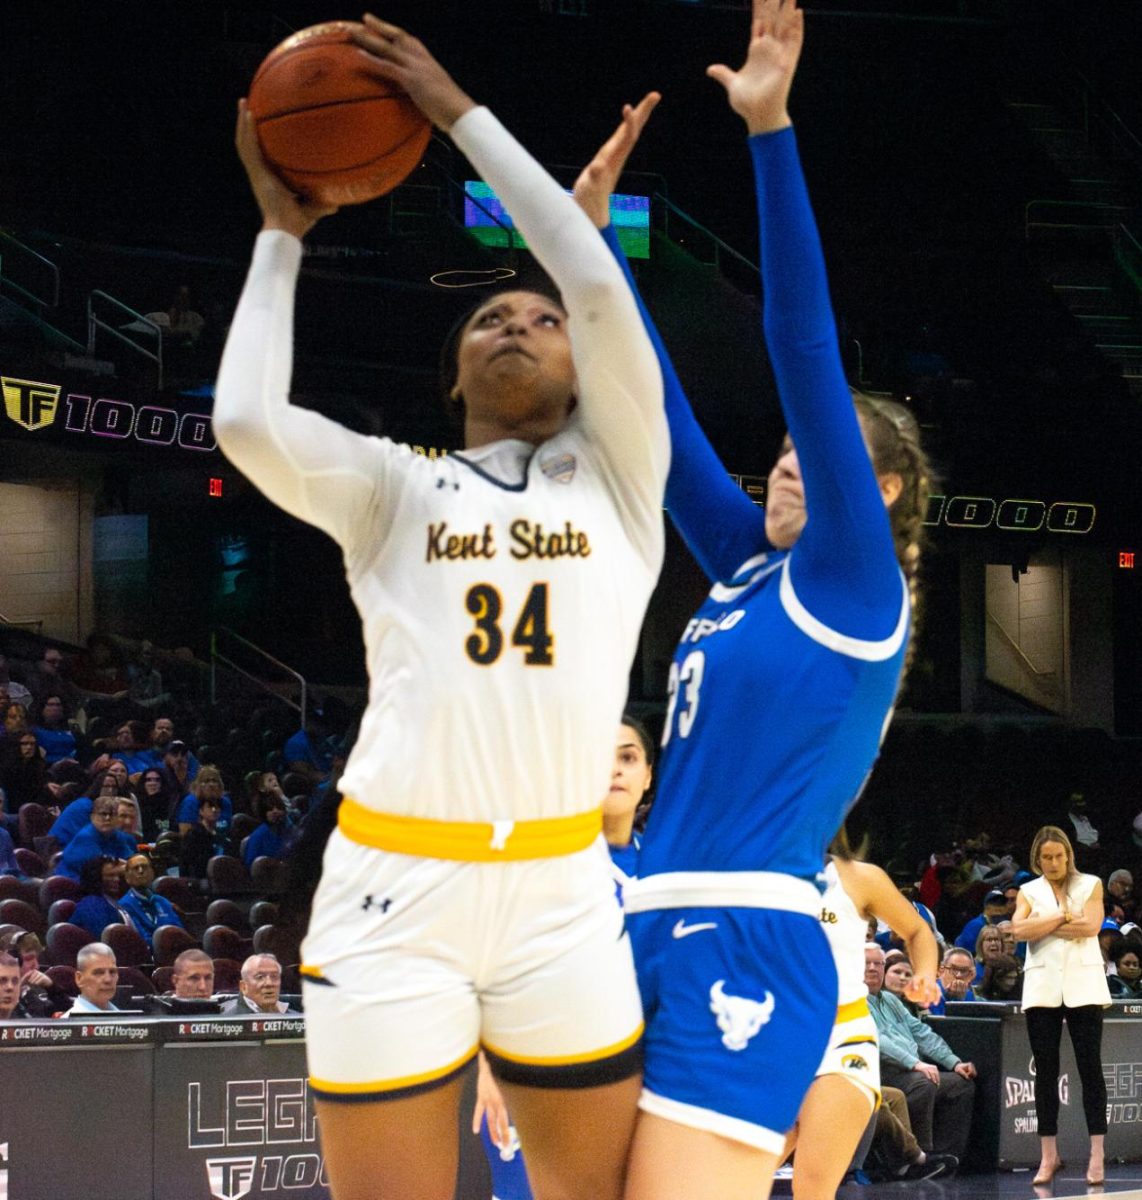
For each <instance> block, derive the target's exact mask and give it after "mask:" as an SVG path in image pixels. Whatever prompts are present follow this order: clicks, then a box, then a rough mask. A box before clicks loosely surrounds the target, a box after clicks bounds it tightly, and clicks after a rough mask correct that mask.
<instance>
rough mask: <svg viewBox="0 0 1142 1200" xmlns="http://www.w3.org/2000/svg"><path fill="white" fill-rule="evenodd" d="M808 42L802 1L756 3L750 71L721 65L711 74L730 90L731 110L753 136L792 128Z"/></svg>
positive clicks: (761, 0)
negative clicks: (791, 106)
mask: <svg viewBox="0 0 1142 1200" xmlns="http://www.w3.org/2000/svg"><path fill="white" fill-rule="evenodd" d="M804 37H805V16H804V13H802V11H801V10H800V9H799V8H798V7H797V0H753V23H752V26H751V28H750V39H749V51H748V53H747V54H746V60H745V65H744V66H743V67H742V68H741V70H739V71H732V70H730V68H729V67H727V66H725V65H724V64H722V63H717V64H715V65H714V66H711V67H707V68H706V74H707V75H709V76H710V78H711V79H715V80H717V82H718V83H720V84H721V85H722V87H724V88H725V89H726V96H727V97H728V99H729V102H730V107H731V108H732V109H733V110H734V112H736V113H737V114H738V115H739V116H740V117H742V118H743V119H744V121H745V123H746V126H747V128H748V129H749V132H750V133H751V134H753V133H772V132H773V131H774V130H777V129H784V128H785V127H786V126H787V125H789V124H790V123H791V122H790V120H789V111H788V109H787V108H786V102H787V101H788V99H789V89H790V87H792V85H793V75H794V72H795V71H796V70H797V60H798V59H799V58H800V57H801V45H802V42H803V41H804Z"/></svg>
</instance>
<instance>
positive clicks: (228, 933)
mask: <svg viewBox="0 0 1142 1200" xmlns="http://www.w3.org/2000/svg"><path fill="white" fill-rule="evenodd" d="M249 947H250V942H249V940H248V939H246V938H243V937H242V935H241V934H240V933H238V932H237V931H236V930H234V929H231V928H230V926H229V925H211V926H210V927H209V928H208V929H207V930H206V932H205V933H204V934H203V935H202V948H203V950H205V951H206V953H207V954H209V955H210V957H211V958H236V959H238V961H239V962H240V961H241V960H242V959H243V958H245V957H246V954H247V953H248V952H249Z"/></svg>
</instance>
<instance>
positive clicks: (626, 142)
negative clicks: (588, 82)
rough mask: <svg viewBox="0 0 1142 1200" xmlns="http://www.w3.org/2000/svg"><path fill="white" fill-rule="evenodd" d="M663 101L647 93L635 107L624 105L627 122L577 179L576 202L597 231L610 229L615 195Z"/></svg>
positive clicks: (622, 123)
mask: <svg viewBox="0 0 1142 1200" xmlns="http://www.w3.org/2000/svg"><path fill="white" fill-rule="evenodd" d="M661 99H662V97H661V95H659V93H658V92H647V94H646V95H645V96H643V98H642V99H641V100H640V101H639V102H638V105H637V106H636V107H635V108H631V106H630V105H629V104H624V105H623V119H622V121H621V122H620V124H619V127H618V129H616V130H615V131H614V133H612V134H611V136H610V137H609V138H607V140H606V141H605V142H604V143H603V144H602V145H601V146H600V147H599V151H598V153H597V154H596V155H595V157H594V158H593V159H591V161H590V162H589V163H588V164H587V165H586V166H585V167H584V168H583V170H582V173H581V174H580V175H579V178H578V179H576V180H575V189H574V196H575V201H576V203H577V204H578V205H579V207H580V208H581V209H582V210H583V211H584V212H585V213H586V214H587V216H589V217H590V218H591V221H592V222H593V223H594V225H595V228H596V229H606V227H607V226H608V225H609V224H610V222H611V193H612V192H613V191H614V190H615V185H616V184H617V183H618V181H619V176H620V175H621V174H622V173H623V168H624V167H625V166H626V162H627V159H628V158H629V157H630V152H631V151H632V150H633V149H634V148H635V146H636V145H637V143H638V139H639V136H640V135H641V134H642V131H643V128H644V126H645V125H646V123H647V121H649V120H650V114H651V113H652V112H654V110H655V107H656V106H657V104H658V102H659V100H661Z"/></svg>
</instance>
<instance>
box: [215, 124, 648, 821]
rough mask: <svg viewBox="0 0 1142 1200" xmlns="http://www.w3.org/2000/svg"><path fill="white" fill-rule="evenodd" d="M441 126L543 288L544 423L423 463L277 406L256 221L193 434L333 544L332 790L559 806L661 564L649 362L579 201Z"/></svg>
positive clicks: (425, 813) (292, 258)
mask: <svg viewBox="0 0 1142 1200" xmlns="http://www.w3.org/2000/svg"><path fill="white" fill-rule="evenodd" d="M452 134H453V137H454V138H455V139H456V141H457V143H458V144H459V145H460V146H461V149H463V150H464V152H465V153H466V154H467V155H468V157H469V158H470V159H471V160H472V161H473V163H474V164H475V165H476V166H477V167H478V168H479V170H480V171H481V174H483V176H484V178H485V179H487V180H488V182H489V183H490V184H491V185H492V186H493V187H494V188H495V190H496V191H497V193H498V194H499V195H501V196H502V197H503V199H504V201H505V203H506V204H507V206H508V208H509V210H510V211H511V212H512V214H513V216H514V218H515V220H516V222H517V223H518V224H519V225H520V226H521V228H522V229H523V231H524V233H525V235H526V237H527V239H528V242H529V245H530V246H531V247H532V248H533V250H534V251H535V253H536V255H537V257H539V258H540V259H541V261H542V262H543V264H544V266H545V267H546V268H547V269H548V271H549V272H550V273H551V275H552V276H553V277H554V278H555V280H556V282H557V283H558V284H559V286H560V289H561V291H562V293H563V299H564V303H565V305H566V307H567V311H568V331H569V334H570V337H571V343H572V353H573V356H574V361H575V368H576V374H577V381H578V389H577V393H576V394H577V398H578V405H577V408H576V410H575V412H574V413H573V415H572V417H571V419H570V420H569V422H568V424H567V426H566V427H565V429H564V430H563V431H562V432H561V433H559V434H558V435H557V436H555V437H554V438H551V439H550V440H549V441H547V442H545V443H543V444H542V445H540V446H531V445H530V444H527V443H524V442H518V441H503V442H498V443H495V444H493V445H490V446H483V447H480V448H478V449H477V450H474V451H471V452H462V453H457V454H454V455H449V456H447V457H441V458H436V459H429V458H427V457H424V456H422V455H417V454H415V453H414V452H413V451H411V450H410V449H409V448H408V447H407V446H403V445H398V444H396V443H394V442H392V441H390V440H389V439H386V438H369V437H363V436H361V435H358V434H355V433H352V432H350V431H349V430H346V429H345V428H343V427H342V426H339V425H337V424H336V423H334V422H332V421H329V420H327V419H326V418H324V417H321V416H320V415H318V414H316V413H314V412H311V411H308V410H305V409H301V408H297V407H294V406H291V405H290V404H289V401H288V391H289V376H290V361H291V337H292V319H293V293H294V287H295V281H296V276H297V271H298V268H299V265H300V259H301V247H300V243H299V242H298V241H297V240H296V239H295V238H293V237H291V236H290V235H288V234H285V233H281V232H269V233H263V234H261V235H259V238H258V242H257V246H256V248H255V253H254V261H253V264H252V266H251V270H250V275H249V278H248V280H247V284H246V289H245V291H244V293H243V297H242V301H241V303H240V304H239V307H238V312H237V314H236V315H235V319H234V323H233V325H232V327H231V332H230V337H229V340H228V342H227V347H226V353H225V356H224V358H223V365H222V371H221V373H220V376H219V382H218V389H217V396H218V398H217V403H216V406H215V428H216V433H217V436H218V440H219V444H220V445H221V446H222V448H223V450H224V451H225V452H226V454H227V456H228V457H229V458H230V459H231V460H232V461H233V462H234V463H235V464H236V465H237V466H239V467H240V468H241V469H242V470H243V471H244V472H245V473H246V474H247V475H248V476H249V477H250V478H251V480H253V482H254V483H256V484H257V485H258V487H259V488H260V489H261V490H262V491H263V492H264V493H265V494H266V495H267V496H268V497H269V498H270V499H272V500H273V501H275V502H276V503H277V504H279V505H280V506H281V507H282V508H284V509H286V510H287V511H289V512H291V513H293V514H294V515H295V516H297V517H299V518H301V519H302V520H305V521H309V522H311V523H312V524H314V525H317V526H319V527H320V528H322V529H324V530H325V531H326V532H327V533H329V534H330V535H331V536H332V537H334V538H335V539H336V540H337V541H338V543H339V544H340V545H341V547H342V551H343V555H344V562H345V570H346V575H347V577H348V581H349V586H350V589H351V591H352V595H353V599H354V601H355V602H356V605H357V609H358V611H359V612H360V614H361V620H362V623H363V626H364V637H365V650H366V655H367V665H368V670H369V679H370V686H369V704H368V709H367V711H366V713H365V716H364V719H363V722H362V725H361V731H360V736H359V737H358V739H357V743H356V746H355V748H354V750H353V753H352V755H351V757H350V759H349V762H348V765H347V767H346V770H345V773H344V775H343V777H342V780H341V787H342V790H343V792H344V793H345V794H346V795H348V796H351V797H352V798H353V799H354V800H355V801H357V802H358V803H359V804H361V805H363V806H365V807H367V808H372V809H374V810H377V811H381V812H386V813H393V814H397V815H415V816H418V817H426V818H432V819H437V820H454V821H496V820H513V821H517V820H527V819H534V818H547V817H560V816H568V815H572V814H575V813H580V812H584V811H587V810H589V809H592V808H595V807H597V806H598V803H599V797H601V796H602V795H603V794H604V793H605V791H606V788H607V779H608V777H609V772H610V769H611V760H612V758H613V754H614V731H615V728H616V727H617V726H618V723H619V720H620V717H621V715H622V709H623V704H624V701H625V699H626V690H627V682H628V677H629V670H630V664H631V660H632V658H633V656H634V651H635V648H636V644H637V638H638V633H639V629H640V626H641V622H642V618H643V614H644V612H645V609H646V605H647V602H648V601H649V598H650V594H651V591H652V590H653V587H654V584H655V581H656V579H657V577H658V572H659V570H660V568H661V564H662V555H663V531H662V496H663V490H664V487H665V479H666V473H667V471H668V469H669V442H668V436H667V433H666V424H665V418H664V416H663V413H662V383H661V374H660V372H659V368H658V364H657V360H656V358H655V355H654V351H653V349H652V347H651V345H650V343H649V340H648V339H647V337H646V334H645V331H644V329H643V326H642V322H641V319H640V317H639V314H638V311H637V308H636V307H635V303H634V301H633V299H632V297H631V295H630V292H629V289H628V288H627V286H626V283H625V280H624V279H623V277H622V274H621V272H620V271H619V269H618V267H617V266H616V265H615V263H614V262H613V260H612V259H611V256H610V254H609V252H608V251H607V249H606V246H605V245H604V243H603V241H602V239H601V238H600V237H599V235H598V232H597V231H596V230H595V229H594V228H593V227H592V226H591V224H590V222H589V221H587V219H586V217H585V216H584V214H582V213H581V212H580V211H579V209H578V208H577V207H576V206H575V205H574V203H573V202H572V201H571V200H570V199H569V197H567V196H565V195H564V194H563V192H562V191H561V189H559V187H558V186H557V185H556V184H554V183H553V182H552V181H551V180H550V179H549V178H548V177H547V176H546V175H545V174H544V173H543V172H542V170H541V169H540V168H539V167H538V166H537V165H536V164H535V163H534V162H533V161H532V160H531V159H530V158H529V157H528V156H527V155H526V153H525V152H524V151H522V149H521V148H520V147H519V146H518V145H517V144H516V143H515V142H514V141H512V139H511V137H510V135H508V134H507V133H506V131H504V130H503V128H502V127H501V126H500V125H499V124H498V122H496V120H495V118H494V117H492V115H491V114H490V113H489V112H488V111H487V110H486V109H475V110H473V111H471V112H469V113H468V114H466V115H465V116H464V117H462V118H461V119H460V121H458V122H457V123H456V125H455V126H454V128H453V131H452Z"/></svg>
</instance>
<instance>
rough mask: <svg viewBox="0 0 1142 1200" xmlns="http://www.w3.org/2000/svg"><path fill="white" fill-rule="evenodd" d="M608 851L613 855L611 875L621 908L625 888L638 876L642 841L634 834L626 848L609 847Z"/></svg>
mask: <svg viewBox="0 0 1142 1200" xmlns="http://www.w3.org/2000/svg"><path fill="white" fill-rule="evenodd" d="M607 849H608V850H609V851H610V853H611V875H612V876H613V878H614V881H615V897H616V898H617V899H618V902H619V906H620V907H621V906H622V902H623V888H625V887H627V886H628V885H629V884H630V883H631V882H632V881H633V880H634V879H635V878H637V876H638V856H639V853H640V852H641V850H642V839H641V838H640V837H639V835H638V834H637V833H633V834H631V839H630V841H629V842H627V844H626V845H625V846H608V847H607Z"/></svg>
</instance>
